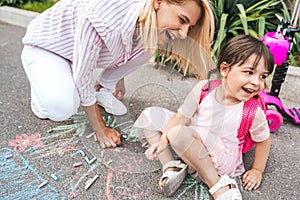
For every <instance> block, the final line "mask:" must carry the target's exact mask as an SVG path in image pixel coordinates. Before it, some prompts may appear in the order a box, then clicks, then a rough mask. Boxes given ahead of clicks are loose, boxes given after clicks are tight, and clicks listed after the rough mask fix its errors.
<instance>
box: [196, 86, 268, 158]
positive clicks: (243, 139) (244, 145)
mask: <svg viewBox="0 0 300 200" xmlns="http://www.w3.org/2000/svg"><path fill="white" fill-rule="evenodd" d="M221 83H222V81H221V80H209V81H208V82H207V83H206V84H204V85H203V87H202V90H201V95H200V100H199V104H200V103H201V101H202V100H203V98H205V97H206V96H207V95H208V94H209V93H210V92H211V91H212V90H214V89H215V88H216V87H218V86H219V85H220V84H221ZM258 106H260V107H261V109H262V110H263V111H264V112H265V111H266V106H265V103H264V100H263V97H262V96H261V95H260V94H258V95H257V97H252V98H250V99H249V100H247V101H245V103H244V106H243V112H242V119H241V124H240V127H239V130H238V139H239V149H240V152H241V153H245V152H247V151H249V150H250V149H251V148H252V147H253V146H254V144H255V142H254V141H253V140H252V139H251V135H250V131H249V130H250V128H251V125H252V121H253V119H254V117H255V114H256V111H257V108H258Z"/></svg>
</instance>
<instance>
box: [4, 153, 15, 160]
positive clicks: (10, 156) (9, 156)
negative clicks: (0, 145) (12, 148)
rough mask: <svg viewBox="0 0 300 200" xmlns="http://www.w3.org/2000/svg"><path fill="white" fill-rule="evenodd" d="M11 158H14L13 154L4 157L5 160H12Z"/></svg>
mask: <svg viewBox="0 0 300 200" xmlns="http://www.w3.org/2000/svg"><path fill="white" fill-rule="evenodd" d="M13 156H14V155H13V154H9V155H7V156H5V158H6V159H8V158H12V157H13Z"/></svg>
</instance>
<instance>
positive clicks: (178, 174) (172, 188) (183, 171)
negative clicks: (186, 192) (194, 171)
mask: <svg viewBox="0 0 300 200" xmlns="http://www.w3.org/2000/svg"><path fill="white" fill-rule="evenodd" d="M171 167H174V168H178V169H180V170H179V171H167V172H166V169H168V168H171ZM186 175H187V165H186V164H185V163H183V162H181V161H180V160H172V161H170V162H168V163H166V164H165V165H164V166H163V175H162V177H161V178H160V181H159V184H160V185H162V182H163V181H164V179H166V178H167V180H166V181H165V182H164V184H163V186H162V187H161V190H162V192H163V193H164V195H166V196H171V195H172V194H174V193H175V192H176V191H177V189H178V188H179V187H180V185H181V183H182V181H183V180H184V179H185V177H186Z"/></svg>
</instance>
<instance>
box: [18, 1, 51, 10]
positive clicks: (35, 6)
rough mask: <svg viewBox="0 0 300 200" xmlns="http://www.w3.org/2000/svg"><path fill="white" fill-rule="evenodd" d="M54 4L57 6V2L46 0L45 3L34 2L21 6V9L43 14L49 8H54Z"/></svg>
mask: <svg viewBox="0 0 300 200" xmlns="http://www.w3.org/2000/svg"><path fill="white" fill-rule="evenodd" d="M54 4H55V2H54V1H51V0H45V1H43V2H38V1H33V2H28V3H26V4H24V5H21V6H20V7H19V8H21V9H24V10H29V11H33V12H38V13H41V12H43V11H45V10H47V9H48V8H50V7H51V6H53V5H54Z"/></svg>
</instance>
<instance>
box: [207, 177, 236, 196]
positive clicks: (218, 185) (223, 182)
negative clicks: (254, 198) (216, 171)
mask: <svg viewBox="0 0 300 200" xmlns="http://www.w3.org/2000/svg"><path fill="white" fill-rule="evenodd" d="M231 184H232V185H235V187H236V188H238V186H237V183H236V181H235V180H234V179H232V178H229V177H228V176H227V175H224V176H221V178H220V179H219V181H218V182H217V183H216V184H215V185H214V186H213V187H211V188H210V189H209V193H210V194H211V195H213V194H214V193H215V192H216V191H217V190H219V189H221V188H222V187H225V186H227V185H231ZM233 188H234V187H233Z"/></svg>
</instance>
